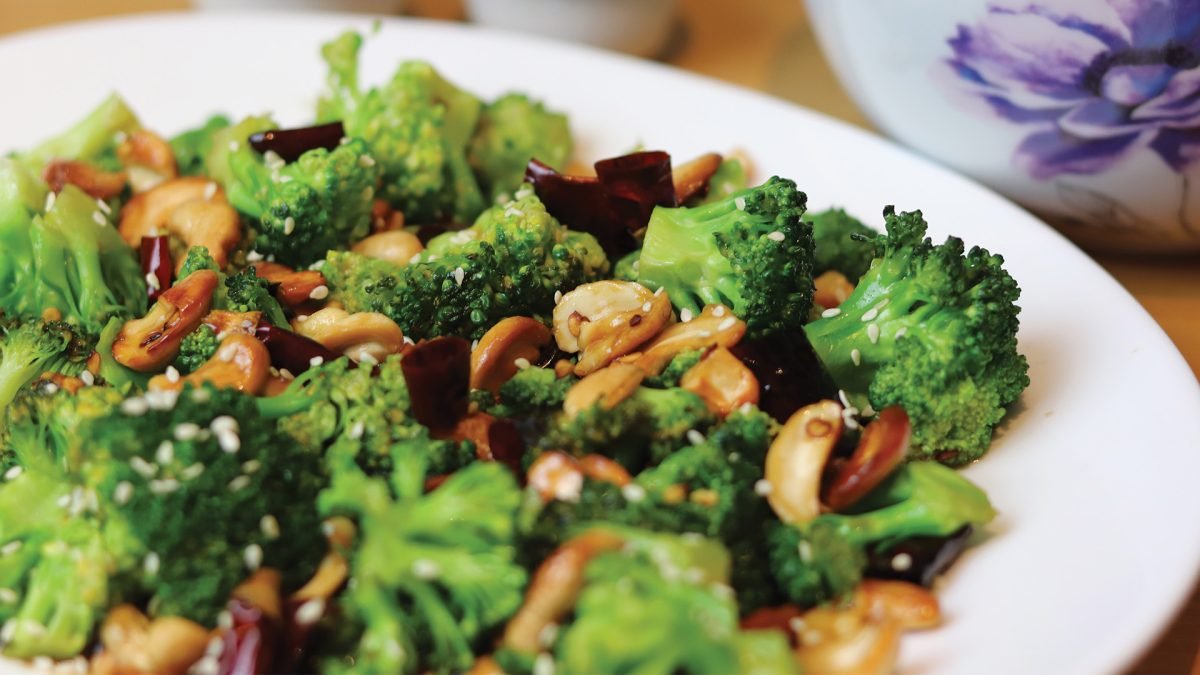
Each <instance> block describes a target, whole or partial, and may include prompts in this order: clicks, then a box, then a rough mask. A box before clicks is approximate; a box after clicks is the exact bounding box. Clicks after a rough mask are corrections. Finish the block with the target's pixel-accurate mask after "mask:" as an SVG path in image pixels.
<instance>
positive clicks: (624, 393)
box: [0, 32, 1029, 675]
mask: <svg viewBox="0 0 1200 675" xmlns="http://www.w3.org/2000/svg"><path fill="white" fill-rule="evenodd" d="M362 43H363V38H362V37H361V36H360V35H358V34H356V33H352V32H351V33H346V34H343V35H341V36H339V37H337V38H336V39H334V40H332V41H331V42H329V43H328V44H325V45H324V46H323V48H322V52H321V53H322V55H323V56H324V59H325V61H326V62H327V64H328V89H327V91H326V92H325V93H324V95H323V97H322V98H321V99H320V103H319V105H318V106H317V108H316V110H315V111H314V112H313V116H312V120H311V122H312V124H311V125H310V126H306V127H302V128H280V125H278V124H277V123H276V122H275V121H274V120H273V119H271V118H270V117H266V116H260V117H248V118H246V119H240V120H238V119H230V118H227V117H225V116H220V115H217V116H213V117H211V118H210V119H208V120H206V121H201V120H197V122H198V123H199V124H198V126H196V127H195V128H193V129H190V130H188V131H185V132H183V133H180V134H178V135H176V136H174V137H172V138H166V137H163V136H160V135H159V134H157V133H155V132H154V131H151V130H150V129H149V128H148V127H145V126H143V125H142V121H141V120H139V119H138V118H137V117H136V116H135V115H134V113H133V112H132V111H131V110H130V109H129V107H128V106H127V105H126V103H125V102H124V101H123V100H122V99H121V98H119V97H117V96H115V95H114V96H113V97H111V98H109V99H108V100H106V101H104V102H102V103H101V104H100V106H99V107H98V108H96V109H95V110H94V111H92V112H91V113H90V114H88V115H87V116H86V117H84V118H83V119H81V120H80V121H79V122H78V123H77V124H75V125H74V126H73V127H71V128H69V129H67V130H65V131H64V132H62V133H61V134H60V135H58V136H56V137H54V138H51V139H49V140H46V141H44V142H42V143H41V144H40V145H34V146H32V147H30V148H26V149H16V150H14V151H12V152H11V153H10V154H8V155H7V156H5V157H3V158H0V251H2V252H3V254H2V255H0V408H3V411H4V414H3V418H2V420H0V474H2V476H3V478H2V480H0V625H2V628H0V645H2V651H3V654H4V656H6V657H8V658H10V659H21V660H26V661H30V662H32V663H33V664H34V665H36V666H45V665H49V664H51V663H52V662H66V664H64V665H65V666H67V667H70V668H73V669H77V670H91V671H94V672H98V673H112V674H116V673H185V672H188V673H196V674H198V675H216V674H225V673H256V672H257V673H266V672H271V673H281V672H330V673H338V672H346V673H350V672H353V673H388V674H391V673H460V672H472V673H481V674H482V673H501V672H503V673H512V674H514V675H516V674H521V673H536V674H538V675H549V674H550V673H556V672H557V673H645V674H654V673H662V674H664V675H667V674H674V673H717V674H724V673H733V672H746V673H798V672H810V673H843V672H844V673H850V672H854V673H862V672H869V673H883V672H890V670H891V668H892V666H893V664H894V663H895V660H896V655H897V650H898V648H899V644H900V640H901V634H902V633H905V632H907V631H911V630H921V629H928V628H932V627H934V626H937V625H938V624H939V622H940V621H941V615H940V611H939V606H938V601H937V598H936V597H935V596H934V595H933V594H932V592H931V587H932V585H933V584H934V582H935V581H936V580H937V579H938V578H939V576H940V575H941V574H943V572H945V571H946V570H947V568H948V567H949V566H950V565H951V564H952V563H953V562H954V561H955V559H956V558H957V557H958V556H959V554H960V553H961V552H962V551H963V550H964V549H965V548H967V546H968V545H969V544H970V543H972V542H973V541H975V540H977V539H978V537H977V536H974V535H977V534H979V533H981V532H982V531H983V529H984V528H985V526H986V525H987V524H988V523H989V521H991V520H992V518H993V516H994V511H993V507H992V505H991V504H990V503H989V500H988V498H987V496H986V495H985V494H984V492H983V491H982V490H981V489H980V488H979V487H977V486H976V485H974V484H972V483H971V482H970V481H969V480H968V479H967V478H965V477H964V476H962V475H961V474H960V473H959V472H958V471H956V467H960V466H962V465H965V464H967V463H969V462H972V461H974V460H976V459H978V458H980V457H982V456H983V455H984V454H985V453H986V452H987V450H988V448H989V446H990V445H991V444H992V440H993V433H994V431H995V429H996V427H997V425H998V424H999V423H1000V422H1001V420H1002V419H1003V418H1004V416H1005V414H1006V410H1007V407H1008V406H1009V405H1010V404H1012V403H1013V402H1014V401H1015V400H1016V399H1017V398H1018V397H1019V396H1020V394H1021V392H1022V391H1023V390H1024V389H1025V387H1026V386H1027V385H1028V382H1029V380H1028V377H1027V370H1028V368H1027V364H1026V361H1025V359H1024V357H1022V356H1021V354H1020V353H1019V352H1018V349H1017V339H1016V334H1017V328H1018V312H1019V309H1018V307H1017V305H1016V304H1015V303H1016V301H1017V299H1018V296H1019V294H1020V291H1019V289H1018V286H1017V284H1016V282H1015V281H1014V280H1013V278H1012V277H1011V276H1010V275H1009V274H1008V273H1007V272H1006V271H1005V269H1004V264H1003V263H1004V261H1003V258H1001V256H999V255H996V254H993V253H990V252H988V251H986V250H983V249H981V248H970V249H967V248H966V247H965V246H964V244H963V242H962V241H961V240H960V239H957V238H954V237H950V238H948V239H946V240H945V241H942V242H941V243H935V242H934V241H932V240H931V239H930V238H929V237H928V236H927V235H926V222H925V220H924V218H923V217H922V214H921V212H920V211H915V210H911V211H902V210H898V209H894V208H892V207H891V206H886V207H885V205H882V204H881V205H880V209H881V212H882V217H881V218H879V219H878V220H877V221H876V223H877V226H875V227H873V226H871V225H868V224H865V223H864V222H863V221H860V220H859V219H857V218H856V217H855V216H852V215H850V214H847V213H846V212H844V211H842V210H838V209H834V210H828V211H823V212H819V213H813V212H810V211H808V210H807V202H808V197H807V195H806V194H805V193H804V192H803V191H801V186H799V185H798V184H797V182H795V181H793V180H790V179H788V178H783V177H779V176H774V177H769V178H766V179H765V180H763V179H756V178H754V174H755V171H754V167H752V166H751V164H750V161H749V160H748V159H747V158H746V157H743V156H738V155H736V154H730V155H727V156H723V155H720V154H716V153H710V154H705V155H702V156H700V157H695V158H691V157H689V158H685V159H684V160H683V161H676V158H674V157H672V156H670V155H669V154H667V153H666V152H663V151H657V150H648V151H639V152H634V153H631V154H627V155H623V156H619V157H612V158H607V159H602V160H600V161H598V162H595V163H594V165H591V166H586V165H583V164H579V163H577V160H574V159H573V157H572V152H573V149H572V135H571V131H570V129H569V126H568V120H567V118H566V116H565V115H564V114H562V113H560V112H556V111H554V110H551V109H549V108H547V107H546V106H545V105H544V104H543V103H541V102H539V101H537V100H535V99H533V98H531V97H529V96H528V95H525V94H520V93H510V94H506V95H503V96H501V97H499V98H497V99H495V100H491V101H486V100H481V99H480V98H479V97H477V96H475V95H474V94H472V93H471V92H468V91H465V90H463V89H461V88H459V87H458V86H456V85H455V84H454V83H452V82H450V81H448V80H447V79H445V78H444V77H443V76H442V75H441V74H439V73H438V71H437V70H435V69H434V68H433V67H431V66H430V65H428V64H426V63H419V62H406V63H401V64H400V65H399V66H398V68H397V69H396V71H395V74H394V75H393V76H392V78H391V79H390V80H387V81H386V82H383V83H380V84H377V85H371V86H368V85H367V84H366V83H364V82H361V81H360V79H359V74H358V62H359V51H360V48H361V46H362Z"/></svg>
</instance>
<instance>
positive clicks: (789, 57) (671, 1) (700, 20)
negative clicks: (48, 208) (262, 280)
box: [0, 0, 1200, 673]
mask: <svg viewBox="0 0 1200 675" xmlns="http://www.w3.org/2000/svg"><path fill="white" fill-rule="evenodd" d="M264 5H276V6H285V7H292V8H297V9H301V8H312V7H314V6H322V5H326V6H335V5H341V6H343V7H348V8H355V7H357V8H360V9H363V10H365V11H371V12H380V13H388V14H398V15H407V16H415V17H421V18H429V19H438V20H447V21H476V22H478V23H485V24H492V25H500V26H501V27H503V24H504V20H505V17H506V16H510V17H511V16H513V15H514V13H516V14H517V15H520V16H522V20H523V21H524V24H525V25H526V26H527V27H528V26H532V27H534V28H537V29H539V30H542V31H545V32H550V33H553V34H555V35H557V36H558V37H560V38H564V39H569V40H571V41H574V42H590V43H593V44H598V45H600V46H605V47H610V48H618V49H623V50H624V51H627V52H630V53H635V54H638V55H641V56H646V57H649V58H654V59H656V60H659V61H662V62H665V63H668V64H671V65H674V66H678V67H680V68H684V69H686V70H689V71H692V72H696V73H700V74H703V75H707V76H710V77H714V78H717V79H721V80H725V81H728V82H732V83H735V84H739V85H742V86H745V87H749V88H751V89H756V90H759V91H762V92H765V93H768V94H771V95H774V96H777V97H780V98H783V99H786V100H789V101H792V102H795V103H797V104H799V105H803V106H806V107H808V108H812V109H814V110H817V111H819V112H823V113H825V114H827V115H830V116H833V117H836V118H838V119H841V120H843V121H845V122H847V123H849V124H853V125H856V126H859V127H862V128H864V129H867V130H868V131H872V132H876V130H875V129H874V128H873V127H872V126H871V124H870V122H868V121H867V119H866V118H865V117H864V116H863V114H862V113H861V112H860V111H859V109H858V108H857V107H856V105H855V104H854V102H853V101H852V100H851V98H850V97H849V95H848V94H847V93H846V91H845V89H844V88H843V87H842V86H841V85H840V84H839V83H838V81H837V79H836V77H835V76H834V73H833V71H832V70H831V68H830V66H829V63H828V62H827V60H826V58H825V57H824V55H823V54H822V52H821V49H820V47H819V45H818V44H817V41H816V39H815V38H814V35H813V32H812V28H811V26H810V23H809V20H808V16H807V14H806V11H805V8H804V5H803V3H802V2H801V0H738V1H736V2H730V1H728V0H603V2H601V1H600V0H596V1H594V2H583V1H581V0H257V2H239V1H238V0H194V1H193V2H189V1H188V0H43V1H41V2H28V1H27V0H0V38H2V37H3V36H4V35H6V34H11V33H15V32H18V31H23V30H28V29H36V28H42V27H47V26H51V25H54V24H59V23H65V22H70V21H78V20H84V19H90V18H97V17H106V16H116V15H121V14H130V13H137V12H152V11H170V10H188V9H196V8H215V7H222V8H231V7H246V6H253V7H261V6H264ZM598 5H606V6H607V10H606V11H612V12H616V13H618V14H620V13H624V14H625V15H626V16H627V17H628V16H632V17H634V21H633V24H632V25H638V26H641V27H642V29H641V30H639V31H633V32H631V31H629V30H618V31H607V32H606V31H604V30H603V29H602V28H597V26H600V25H601V22H599V21H597V20H595V18H594V17H587V16H586V11H588V8H589V7H593V8H594V6H598ZM535 7H536V8H538V9H537V11H533V8H535ZM581 8H582V11H584V12H585V15H584V16H583V17H582V18H581V17H580V15H579V12H580V11H581ZM531 16H532V17H534V19H533V20H531V19H530V17H531ZM1094 257H1096V259H1097V260H1098V261H1099V262H1100V264H1101V265H1103V266H1104V267H1105V269H1107V270H1108V271H1109V272H1110V273H1111V274H1112V275H1113V276H1114V277H1116V278H1117V280H1118V281H1120V282H1121V283H1122V284H1123V285H1124V286H1125V287H1126V288H1128V289H1129V290H1130V292H1131V293H1133V295H1134V296H1135V297H1136V298H1137V299H1138V301H1139V302H1141V303H1142V305H1143V306H1144V307H1145V308H1146V309H1147V310H1148V311H1149V312H1150V313H1151V314H1152V315H1153V316H1154V318H1155V320H1157V321H1158V322H1159V324H1160V325H1162V326H1163V328H1164V329H1165V330H1166V332H1167V333H1168V334H1169V335H1170V337H1171V339H1172V340H1174V342H1175V344H1176V345H1177V346H1178V347H1179V348H1180V350H1181V351H1182V352H1183V354H1184V357H1185V358H1186V359H1187V360H1188V363H1189V365H1190V366H1191V368H1192V370H1193V372H1194V373H1197V374H1198V375H1200V257H1197V256H1189V257H1173V258H1172V257H1165V258H1163V257H1160V258H1139V257H1134V256H1123V255H1114V254H1098V253H1097V254H1094ZM1098 592H1102V591H1100V590H1098ZM1039 614H1040V616H1041V617H1042V618H1043V619H1051V617H1052V616H1053V610H1052V609H1048V608H1047V609H1046V610H1044V611H1042V612H1040V613H1039ZM1035 620H1036V619H1035ZM1000 639H1003V638H1002V637H1000ZM1198 645H1200V592H1197V593H1195V594H1194V595H1193V596H1192V598H1191V600H1190V601H1189V603H1188V605H1187V607H1186V608H1185V610H1184V612H1183V614H1181V616H1180V617H1179V618H1178V619H1177V620H1176V621H1175V623H1174V624H1173V625H1172V627H1171V628H1170V630H1169V631H1168V632H1167V634H1166V635H1164V637H1163V638H1162V639H1161V640H1160V641H1159V642H1158V644H1157V645H1155V646H1154V647H1153V649H1152V650H1151V651H1150V652H1149V653H1148V654H1147V656H1146V657H1145V658H1144V659H1143V661H1142V662H1141V663H1139V664H1138V665H1137V666H1136V667H1135V669H1134V670H1133V672H1135V673H1187V672H1189V671H1190V672H1192V673H1200V660H1197V647H1198Z"/></svg>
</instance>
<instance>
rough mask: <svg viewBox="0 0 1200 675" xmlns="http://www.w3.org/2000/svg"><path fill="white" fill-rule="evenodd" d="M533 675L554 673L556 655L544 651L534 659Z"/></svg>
mask: <svg viewBox="0 0 1200 675" xmlns="http://www.w3.org/2000/svg"><path fill="white" fill-rule="evenodd" d="M533 675H554V657H553V656H551V655H550V654H549V653H548V652H542V653H541V654H538V655H537V658H535V659H534V660H533Z"/></svg>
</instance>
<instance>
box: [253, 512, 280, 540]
mask: <svg viewBox="0 0 1200 675" xmlns="http://www.w3.org/2000/svg"><path fill="white" fill-rule="evenodd" d="M258 529H260V530H262V533H263V536H264V537H266V538H267V539H278V538H279V521H278V520H276V519H275V516H273V515H271V514H269V513H268V514H267V515H265V516H263V517H262V518H260V519H259V520H258Z"/></svg>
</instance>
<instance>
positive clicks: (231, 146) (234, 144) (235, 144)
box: [229, 141, 238, 152]
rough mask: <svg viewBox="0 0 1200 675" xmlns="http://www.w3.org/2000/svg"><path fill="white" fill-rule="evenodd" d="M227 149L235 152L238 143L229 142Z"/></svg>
mask: <svg viewBox="0 0 1200 675" xmlns="http://www.w3.org/2000/svg"><path fill="white" fill-rule="evenodd" d="M229 149H230V150H232V151H233V152H237V149H238V142H237V141H229Z"/></svg>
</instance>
